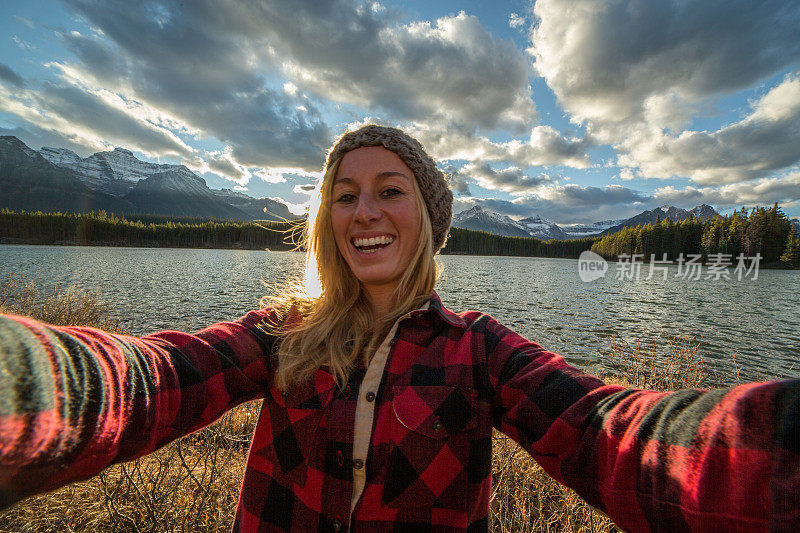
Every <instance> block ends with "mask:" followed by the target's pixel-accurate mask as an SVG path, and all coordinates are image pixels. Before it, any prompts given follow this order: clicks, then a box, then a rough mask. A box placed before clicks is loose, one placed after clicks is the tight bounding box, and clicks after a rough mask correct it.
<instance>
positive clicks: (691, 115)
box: [0, 0, 800, 224]
mask: <svg viewBox="0 0 800 533" xmlns="http://www.w3.org/2000/svg"><path fill="white" fill-rule="evenodd" d="M2 12H3V16H2V17H0V135H16V136H18V137H19V138H20V139H22V140H23V141H24V142H25V143H27V144H28V145H29V146H31V147H32V148H36V149H39V148H41V147H42V146H53V147H66V148H70V149H72V150H74V151H75V152H77V153H78V154H80V155H81V156H84V157H85V156H88V155H90V154H92V153H94V152H97V151H100V150H108V149H113V148H114V147H115V146H121V147H126V148H129V149H131V150H133V151H134V152H135V153H136V155H137V156H138V157H140V158H143V159H147V160H150V161H160V162H168V163H183V164H185V165H187V166H188V167H190V168H191V169H193V170H195V171H196V172H197V173H199V174H200V175H202V176H203V177H204V178H205V179H206V181H207V183H208V185H209V186H210V187H212V188H223V187H227V188H235V189H238V190H242V191H244V192H246V193H248V194H250V195H252V196H256V197H263V196H267V197H277V198H281V199H283V201H285V202H286V203H287V204H288V205H289V206H290V207H291V208H292V209H293V210H295V211H296V212H299V211H300V210H302V205H303V204H304V203H305V202H307V201H308V189H309V188H310V185H311V184H312V183H313V182H314V180H315V178H316V177H317V176H318V175H319V170H320V168H321V166H322V161H323V158H324V154H325V152H326V150H327V149H328V147H329V146H330V143H331V141H332V139H334V138H335V136H337V135H338V134H340V133H341V132H343V131H345V130H346V129H348V128H353V127H356V126H357V125H359V124H363V123H367V122H378V123H383V124H388V125H393V126H400V127H402V128H404V129H406V130H407V131H409V132H411V133H413V134H414V135H416V136H417V137H418V138H419V139H420V140H422V141H423V143H424V144H425V146H426V147H427V148H428V150H429V151H430V152H431V153H432V155H434V156H435V157H436V158H437V159H438V161H439V162H440V165H441V167H442V168H443V169H444V170H445V171H446V172H447V173H448V174H449V175H450V176H451V179H452V183H453V186H454V189H455V190H456V202H457V206H456V211H459V210H461V209H464V208H465V207H469V206H471V205H474V204H476V203H478V204H480V205H483V206H485V207H488V208H490V209H492V210H495V211H497V212H500V213H504V214H507V215H510V216H512V217H514V218H519V217H522V216H530V215H534V214H538V215H541V216H543V217H545V218H549V219H551V220H554V221H556V222H559V223H565V224H566V223H577V222H593V221H599V220H605V219H619V218H625V217H628V216H632V215H634V214H636V213H638V212H640V211H642V210H644V209H652V208H654V207H657V206H660V205H664V204H672V205H677V206H679V207H684V208H691V207H694V206H696V205H699V204H701V203H708V204H711V205H713V206H714V207H715V208H717V210H719V211H721V212H724V213H728V212H730V211H731V210H733V209H734V208H737V207H741V206H743V205H746V206H752V205H771V204H772V203H773V202H776V201H777V202H779V203H780V204H781V205H782V206H783V208H784V210H785V212H786V213H787V214H789V215H790V216H792V217H797V216H800V164H799V162H800V31H798V28H800V3H798V2H796V1H793V0H783V1H769V0H765V1H760V2H753V1H752V0H743V1H737V0H720V1H717V0H698V1H691V0H652V1H645V0H639V1H630V2H622V1H611V0H573V1H569V2H566V1H563V0H537V1H536V2H533V3H530V2H524V1H521V0H519V1H518V0H511V1H508V2H498V1H495V2H482V1H466V2H465V1H462V2H455V1H440V2H432V1H430V0H418V1H417V0H414V1H403V2H388V1H384V2H380V3H378V2H355V3H353V2H347V1H336V0H332V1H321V0H316V1H313V0H300V1H298V0H294V1H292V2H286V1H282V0H261V1H258V2H252V1H245V0H197V1H191V2H185V1H174V2H171V1H167V0H165V1H137V2H130V1H129V0H125V1H121V0H120V1H117V0H96V1H92V0H65V1H63V2H61V1H56V0H24V1H16V2H15V1H8V2H4V3H3V7H2Z"/></svg>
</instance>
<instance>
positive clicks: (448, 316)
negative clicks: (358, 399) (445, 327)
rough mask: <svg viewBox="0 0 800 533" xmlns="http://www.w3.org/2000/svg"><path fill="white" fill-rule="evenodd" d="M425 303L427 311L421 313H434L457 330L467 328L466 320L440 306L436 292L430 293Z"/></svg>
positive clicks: (440, 301)
mask: <svg viewBox="0 0 800 533" xmlns="http://www.w3.org/2000/svg"><path fill="white" fill-rule="evenodd" d="M427 303H428V309H427V310H426V311H423V313H430V312H435V313H437V314H438V315H439V316H440V317H442V319H443V320H444V321H445V322H447V323H448V324H450V325H451V326H454V327H457V328H466V327H467V321H466V320H464V319H463V318H462V317H460V316H459V315H457V314H456V313H454V312H452V311H451V310H449V309H448V308H446V307H445V306H444V305H442V299H441V298H439V295H438V294H436V291H433V292H431V297H430V299H428V302H427ZM421 314H422V313H421Z"/></svg>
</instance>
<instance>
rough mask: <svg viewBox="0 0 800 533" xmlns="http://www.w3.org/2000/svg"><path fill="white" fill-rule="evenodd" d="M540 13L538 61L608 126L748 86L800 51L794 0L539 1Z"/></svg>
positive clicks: (577, 113)
mask: <svg viewBox="0 0 800 533" xmlns="http://www.w3.org/2000/svg"><path fill="white" fill-rule="evenodd" d="M534 14H535V16H536V18H537V22H538V23H537V25H536V26H535V27H534V29H533V31H532V34H531V40H532V47H531V50H530V51H531V53H532V54H533V56H534V57H535V59H536V68H537V70H538V71H539V72H540V73H541V75H542V76H543V77H544V78H545V80H546V81H547V84H548V85H549V86H550V87H551V88H552V89H553V91H554V92H555V93H556V95H557V96H558V98H559V100H560V101H561V102H562V104H563V105H564V106H565V107H566V109H567V110H568V111H569V112H570V113H572V114H573V115H574V117H575V118H576V119H577V120H581V121H582V120H589V121H592V122H595V123H597V124H598V125H600V126H607V125H614V124H618V123H625V122H630V121H631V120H644V119H645V118H646V115H648V106H651V105H652V106H654V107H656V108H659V107H662V106H665V105H673V104H670V102H673V103H674V102H675V101H678V102H680V101H683V100H686V101H689V102H694V101H698V100H700V99H703V98H706V97H709V96H716V95H718V94H724V93H729V92H732V91H736V90H740V89H744V88H747V87H749V86H752V85H753V84H755V83H757V82H759V81H760V80H762V79H764V78H765V77H768V76H770V75H773V74H775V73H777V72H780V71H781V70H782V69H784V68H786V67H787V66H791V65H793V64H796V63H797V61H798V60H800V32H798V31H797V28H798V27H800V4H797V3H794V2H789V3H786V2H784V1H778V0H767V1H764V2H751V1H750V0H701V1H700V0H698V1H676V0H668V1H663V2H634V3H629V2H620V1H616V0H579V1H576V2H572V3H570V7H569V9H565V6H564V4H563V3H562V2H559V1H558V0H538V1H537V2H536V4H535V6H534ZM673 107H674V105H673ZM656 115H658V113H656ZM650 118H652V117H650Z"/></svg>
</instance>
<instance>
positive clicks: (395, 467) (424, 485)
mask: <svg viewBox="0 0 800 533" xmlns="http://www.w3.org/2000/svg"><path fill="white" fill-rule="evenodd" d="M392 404H393V405H392V407H393V411H394V418H393V420H392V421H391V424H392V427H391V429H390V435H391V443H390V445H391V447H390V451H389V464H388V468H387V472H386V480H385V483H384V491H383V503H384V504H385V505H387V506H389V507H394V508H413V507H427V508H430V507H443V508H447V509H454V510H455V509H463V508H465V507H466V505H467V503H468V502H466V489H467V466H468V461H469V454H470V442H471V438H472V437H473V436H474V435H473V433H474V431H473V430H474V429H475V428H476V427H477V412H476V407H475V393H474V391H471V390H463V389H460V388H458V387H447V386H406V387H395V388H394V389H393V402H392Z"/></svg>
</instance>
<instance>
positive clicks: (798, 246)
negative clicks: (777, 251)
mask: <svg viewBox="0 0 800 533" xmlns="http://www.w3.org/2000/svg"><path fill="white" fill-rule="evenodd" d="M781 261H782V262H783V263H784V264H785V265H786V266H787V267H789V268H800V239H798V238H797V237H796V236H795V234H794V231H790V232H789V237H788V238H787V239H786V248H785V251H784V252H783V255H781Z"/></svg>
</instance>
